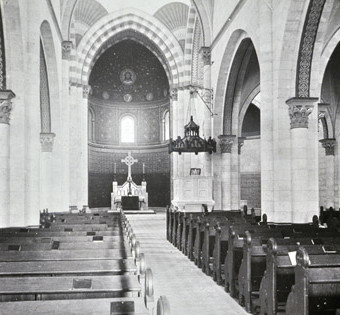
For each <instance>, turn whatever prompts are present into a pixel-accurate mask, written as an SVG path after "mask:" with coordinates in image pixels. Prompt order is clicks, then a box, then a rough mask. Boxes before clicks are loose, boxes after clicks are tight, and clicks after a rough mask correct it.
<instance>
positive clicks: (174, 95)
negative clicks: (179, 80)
mask: <svg viewBox="0 0 340 315" xmlns="http://www.w3.org/2000/svg"><path fill="white" fill-rule="evenodd" d="M170 97H171V99H172V100H173V101H178V89H171V91H170Z"/></svg>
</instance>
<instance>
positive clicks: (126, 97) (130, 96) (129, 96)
mask: <svg viewBox="0 0 340 315" xmlns="http://www.w3.org/2000/svg"><path fill="white" fill-rule="evenodd" d="M131 101H132V95H131V94H125V95H124V102H126V103H130V102H131Z"/></svg>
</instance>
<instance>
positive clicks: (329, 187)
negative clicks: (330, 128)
mask: <svg viewBox="0 0 340 315" xmlns="http://www.w3.org/2000/svg"><path fill="white" fill-rule="evenodd" d="M320 142H321V144H322V147H323V148H324V149H325V151H326V187H325V188H326V194H327V195H326V202H327V203H326V204H325V205H323V206H325V207H327V208H329V207H333V208H334V206H335V204H334V203H335V176H334V175H335V161H334V149H335V146H336V140H335V139H322V140H320Z"/></svg>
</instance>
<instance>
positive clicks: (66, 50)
mask: <svg viewBox="0 0 340 315" xmlns="http://www.w3.org/2000/svg"><path fill="white" fill-rule="evenodd" d="M61 47H62V58H63V59H64V60H69V59H70V55H71V50H72V47H73V43H72V42H71V41H69V40H64V41H63V42H62V43H61Z"/></svg>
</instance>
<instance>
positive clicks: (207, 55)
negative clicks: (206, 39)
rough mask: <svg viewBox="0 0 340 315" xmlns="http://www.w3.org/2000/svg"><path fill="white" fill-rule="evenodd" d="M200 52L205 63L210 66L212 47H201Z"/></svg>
mask: <svg viewBox="0 0 340 315" xmlns="http://www.w3.org/2000/svg"><path fill="white" fill-rule="evenodd" d="M200 54H201V56H202V60H203V65H204V66H210V65H211V48H210V47H205V46H203V47H201V49H200Z"/></svg>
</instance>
